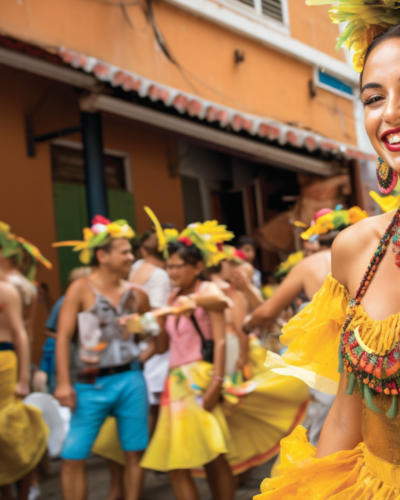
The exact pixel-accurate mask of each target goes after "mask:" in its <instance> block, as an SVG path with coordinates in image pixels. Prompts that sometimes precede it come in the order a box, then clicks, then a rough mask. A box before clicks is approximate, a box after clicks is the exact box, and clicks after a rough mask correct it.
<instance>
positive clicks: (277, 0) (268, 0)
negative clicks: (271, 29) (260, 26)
mask: <svg viewBox="0 0 400 500" xmlns="http://www.w3.org/2000/svg"><path fill="white" fill-rule="evenodd" d="M261 7H262V13H263V14H265V15H266V16H269V17H272V18H273V19H276V20H277V21H280V22H282V21H283V15H282V4H281V0H262V1H261Z"/></svg>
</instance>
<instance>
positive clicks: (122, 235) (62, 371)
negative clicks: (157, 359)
mask: <svg viewBox="0 0 400 500" xmlns="http://www.w3.org/2000/svg"><path fill="white" fill-rule="evenodd" d="M118 223H121V221H118V222H117V223H111V222H110V221H107V220H105V219H104V218H101V223H98V222H97V223H95V221H94V224H93V226H92V228H91V229H92V232H93V233H94V235H93V236H92V238H96V243H97V242H98V241H99V234H98V226H99V225H100V226H102V227H101V228H100V231H101V232H103V233H104V236H105V239H104V240H103V241H104V242H105V243H103V245H102V246H98V247H96V248H94V249H92V250H91V251H92V262H91V266H92V267H93V272H92V273H91V274H90V275H89V276H88V277H87V278H81V279H78V280H76V281H74V282H73V283H72V284H71V286H70V287H69V288H68V290H67V293H66V296H65V301H64V304H63V306H62V308H61V311H60V316H59V323H58V333H57V345H56V365H57V375H58V385H57V388H56V391H55V393H54V395H55V397H56V398H57V399H58V400H59V402H60V403H61V405H62V406H68V407H70V408H71V410H72V411H73V414H72V419H71V427H70V431H69V434H68V436H67V439H66V441H65V444H64V448H63V451H62V454H61V457H62V458H63V459H64V462H63V466H62V473H61V483H62V491H63V497H64V499H65V500H85V499H86V497H87V485H86V477H85V471H84V463H85V459H86V458H88V457H89V455H90V452H91V448H92V445H93V442H94V441H95V439H96V437H97V435H98V433H99V430H100V427H101V425H102V424H103V422H104V421H105V419H106V417H107V416H108V415H113V416H115V417H116V419H117V425H118V433H119V437H120V441H121V445H122V449H123V450H124V454H125V459H126V464H127V465H126V469H125V499H126V500H138V499H139V496H140V491H141V488H142V481H143V469H141V467H140V466H139V463H140V459H141V457H142V454H143V450H144V449H145V448H146V446H147V442H148V425H147V414H148V411H147V395H146V384H145V381H144V378H143V373H142V363H143V362H144V361H146V359H148V357H150V356H151V355H152V354H153V353H154V352H155V345H154V343H151V344H150V345H149V348H148V349H147V350H146V351H143V352H142V353H141V352H140V350H139V347H138V344H137V343H136V342H135V341H134V339H133V336H132V335H130V334H129V333H127V332H126V331H125V329H124V328H122V327H121V326H120V324H119V322H118V319H119V317H120V316H122V315H126V314H132V313H135V312H137V313H139V314H144V313H145V312H147V311H149V309H150V306H149V301H148V298H147V295H146V293H145V292H144V291H143V290H141V289H139V288H137V287H135V288H134V289H132V285H130V284H129V283H128V282H127V281H126V278H127V277H128V274H129V271H130V269H131V266H132V263H133V260H134V258H133V255H132V247H131V244H130V242H129V239H130V238H132V237H133V231H132V229H131V228H129V226H128V225H127V224H125V225H124V226H121V231H120V232H118V231H115V225H116V224H118ZM96 224H97V227H96ZM96 233H97V234H96ZM75 243H76V242H75ZM89 250H90V248H89ZM77 328H78V334H79V342H77V339H76V338H74V337H75V332H76V329H77ZM71 343H74V345H75V346H77V344H78V350H77V351H78V352H77V355H76V356H75V357H74V359H73V366H74V368H75V370H73V373H72V375H73V376H72V377H71V374H70V372H69V365H70V356H69V349H70V345H71ZM74 372H75V373H74ZM72 378H74V381H75V384H74V385H73V381H72Z"/></svg>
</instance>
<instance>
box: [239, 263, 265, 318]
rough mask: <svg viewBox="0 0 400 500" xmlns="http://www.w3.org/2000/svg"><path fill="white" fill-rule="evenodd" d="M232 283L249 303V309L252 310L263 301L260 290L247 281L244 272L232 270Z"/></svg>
mask: <svg viewBox="0 0 400 500" xmlns="http://www.w3.org/2000/svg"><path fill="white" fill-rule="evenodd" d="M232 285H233V286H234V287H235V288H237V289H238V290H239V291H241V292H242V293H243V295H244V296H245V298H246V300H247V302H248V304H249V308H250V311H254V309H256V308H257V307H259V306H260V305H262V304H263V303H264V300H263V298H262V296H261V293H260V291H259V290H258V289H257V288H256V287H255V286H254V285H253V284H252V283H250V282H249V280H248V279H247V276H246V273H245V272H243V271H241V270H240V269H237V270H236V271H235V272H234V274H233V277H232Z"/></svg>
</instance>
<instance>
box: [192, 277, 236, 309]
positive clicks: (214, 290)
mask: <svg viewBox="0 0 400 500" xmlns="http://www.w3.org/2000/svg"><path fill="white" fill-rule="evenodd" d="M190 298H192V299H193V301H194V303H195V304H196V306H198V307H202V308H203V309H206V310H207V311H216V312H222V311H224V310H225V309H226V308H227V307H231V302H230V300H229V299H228V298H227V297H226V295H225V294H224V293H223V292H222V291H221V290H220V289H219V288H218V286H217V285H216V284H215V283H211V282H206V283H205V284H204V285H202V287H201V290H200V291H199V292H198V293H194V294H192V295H190Z"/></svg>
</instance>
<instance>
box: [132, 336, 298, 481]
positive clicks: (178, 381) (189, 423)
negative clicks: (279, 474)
mask: <svg viewBox="0 0 400 500" xmlns="http://www.w3.org/2000/svg"><path fill="white" fill-rule="evenodd" d="M254 342H255V345H253V347H252V348H251V349H250V367H251V368H252V369H253V374H254V375H253V376H252V378H251V379H250V380H248V381H245V382H239V383H236V384H235V383H234V382H232V381H231V380H225V383H224V385H223V391H222V395H223V402H222V403H221V404H219V405H217V406H216V407H215V408H214V410H213V411H212V412H208V411H206V410H204V408H203V407H202V404H201V395H202V394H203V392H204V391H205V390H206V389H207V387H208V386H209V384H210V383H211V381H212V376H213V366H212V365H211V364H209V363H206V362H204V361H196V362H194V363H191V364H189V365H183V366H181V367H178V368H174V369H173V370H171V371H170V373H169V376H168V378H167V381H166V385H165V390H164V392H163V394H162V396H161V410H160V416H159V420H158V423H157V428H156V431H155V433H154V436H153V438H152V440H151V442H150V445H149V447H148V449H147V450H146V452H145V455H144V458H143V460H142V463H141V465H142V467H145V468H149V469H154V470H159V471H169V470H175V469H192V472H193V473H194V474H197V475H198V474H201V468H202V466H203V465H204V464H207V463H209V462H211V461H212V460H214V459H215V458H217V456H218V455H221V454H225V455H226V458H227V460H228V462H229V464H230V466H231V469H232V472H233V473H234V474H240V473H242V472H244V471H246V470H248V469H249V468H251V467H254V466H256V465H259V464H262V463H265V462H266V461H268V460H269V459H270V458H272V457H274V456H275V455H277V454H278V453H279V449H280V445H279V443H280V440H281V439H282V437H283V436H286V435H287V434H288V433H290V432H291V430H292V429H293V428H294V427H295V426H296V425H297V424H298V423H300V422H301V421H302V419H303V418H304V415H305V411H306V407H307V401H308V388H307V386H306V384H304V382H302V381H300V380H298V379H296V378H294V377H292V378H288V377H282V376H279V375H277V374H275V373H273V372H272V371H271V370H268V369H266V368H265V367H262V363H260V361H261V360H265V350H264V349H263V348H262V347H261V346H260V345H259V343H258V341H257V339H254V340H253V343H254ZM260 365H261V368H260Z"/></svg>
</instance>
